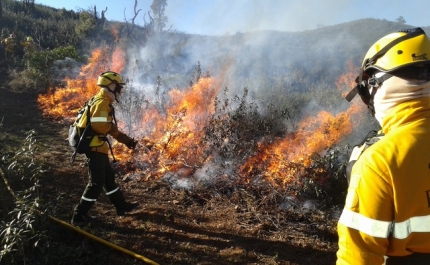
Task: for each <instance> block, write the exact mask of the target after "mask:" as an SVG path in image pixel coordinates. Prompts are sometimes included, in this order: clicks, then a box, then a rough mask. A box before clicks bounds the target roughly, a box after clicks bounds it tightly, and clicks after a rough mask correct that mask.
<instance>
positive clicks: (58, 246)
mask: <svg viewBox="0 0 430 265" xmlns="http://www.w3.org/2000/svg"><path fill="white" fill-rule="evenodd" d="M2 79H3V80H2V81H1V83H0V95H1V102H0V121H1V119H3V122H2V126H0V130H1V136H0V144H1V147H0V155H1V156H3V155H5V154H7V153H12V152H14V150H15V151H16V150H17V149H18V148H19V146H21V144H22V142H23V139H24V138H25V132H26V131H29V130H35V132H36V136H35V137H36V139H37V142H38V145H39V150H38V152H37V158H38V162H39V163H42V165H43V168H44V169H45V173H44V174H43V177H42V180H41V187H40V190H41V196H42V198H43V204H44V205H48V206H49V207H48V210H47V213H48V214H49V215H51V216H53V217H55V218H58V219H60V220H63V221H65V222H69V221H70V217H71V213H72V208H73V207H74V205H75V204H76V203H77V202H78V200H79V198H80V196H81V194H82V191H83V190H84V187H85V184H86V175H87V170H86V167H85V161H84V159H83V157H78V158H77V160H76V161H75V163H74V164H73V165H71V164H70V163H69V157H70V155H71V151H70V149H69V147H68V145H67V141H66V137H67V125H66V124H61V123H58V122H55V121H52V120H48V119H45V118H43V117H42V116H41V111H40V110H39V109H38V107H37V94H35V93H24V92H21V93H20V92H14V91H11V90H10V89H9V88H8V87H7V85H6V82H4V80H5V79H4V78H2ZM0 166H1V169H2V170H3V172H6V175H7V165H5V164H4V163H1V164H0ZM117 182H118V184H119V185H120V187H121V189H122V190H123V191H124V194H125V196H126V198H127V199H128V200H129V201H138V202H139V203H140V206H139V207H138V208H137V209H136V210H135V211H133V212H132V213H130V214H129V215H126V216H122V217H118V216H116V214H115V210H114V208H113V207H112V206H111V204H110V203H109V201H108V200H107V198H106V196H104V195H102V196H101V197H100V198H99V200H98V202H97V203H96V205H95V207H93V209H92V210H91V211H90V215H92V216H93V217H95V218H96V221H95V222H94V223H93V224H92V226H91V227H89V228H84V230H85V231H87V232H89V233H92V234H94V235H95V236H97V237H100V238H102V239H104V240H107V241H109V242H111V243H113V244H116V245H118V246H120V247H123V248H125V249H128V250H130V251H132V252H134V253H136V254H139V255H142V256H144V257H146V258H147V259H150V260H152V261H154V262H156V263H158V264H200V265H203V264H291V265H293V264H294V265H308V264H313V265H318V264H324V265H327V264H335V260H336V250H337V234H336V222H337V219H336V218H335V217H331V216H330V215H329V214H328V213H327V212H324V211H318V210H317V211H304V210H303V209H299V208H295V207H292V208H290V209H289V210H280V209H279V207H278V206H279V203H280V202H281V201H280V199H279V198H282V196H280V194H279V193H278V192H276V191H275V190H273V189H270V187H263V186H262V187H254V188H247V187H242V188H238V187H210V188H203V189H200V190H196V191H193V192H189V191H181V190H174V189H173V188H172V187H171V186H170V185H169V183H166V182H164V181H162V180H157V181H148V182H144V181H142V180H139V179H138V178H137V179H132V178H124V177H123V176H122V175H119V176H118V177H117ZM0 183H1V181H0ZM11 183H15V184H14V187H13V189H15V190H19V188H20V187H19V184H17V183H19V182H16V181H11ZM281 195H282V194H281ZM2 199H4V197H2ZM3 208H4V207H3ZM3 210H4V209H3ZM45 222H46V223H45V226H44V229H46V234H47V236H48V237H47V239H46V242H45V243H44V244H41V245H40V246H39V247H37V248H32V247H29V248H28V249H27V250H26V255H25V256H26V260H27V262H26V264H145V262H144V261H141V260H136V259H135V258H133V257H132V256H130V255H127V254H124V253H122V252H120V251H118V250H115V249H112V248H109V247H107V246H105V245H101V244H100V243H98V242H96V241H94V240H92V239H88V238H86V237H84V236H83V235H81V234H79V233H77V232H75V231H73V230H71V229H69V228H66V227H64V226H62V225H59V224H57V223H55V222H51V221H49V220H47V219H45Z"/></svg>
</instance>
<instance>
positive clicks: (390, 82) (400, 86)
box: [373, 73, 430, 126]
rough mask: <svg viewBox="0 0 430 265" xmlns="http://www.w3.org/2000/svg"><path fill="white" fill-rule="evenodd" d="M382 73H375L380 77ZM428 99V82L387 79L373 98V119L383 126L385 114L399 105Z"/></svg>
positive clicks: (429, 85)
mask: <svg viewBox="0 0 430 265" xmlns="http://www.w3.org/2000/svg"><path fill="white" fill-rule="evenodd" d="M382 75H384V73H377V74H376V77H380V76H382ZM424 97H430V82H427V81H422V80H407V79H402V78H400V77H396V76H393V77H391V78H389V79H387V80H386V81H385V82H384V83H382V85H381V86H380V87H379V88H378V90H377V91H376V94H375V97H374V100H373V101H374V107H375V118H376V120H377V121H378V122H379V124H380V125H381V126H382V125H383V120H384V118H385V116H387V113H388V112H389V111H390V110H391V109H392V108H393V107H395V106H397V105H398V104H400V103H403V102H406V101H409V100H412V99H417V98H424Z"/></svg>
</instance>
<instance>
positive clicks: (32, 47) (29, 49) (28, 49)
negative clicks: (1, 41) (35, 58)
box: [21, 36, 37, 54]
mask: <svg viewBox="0 0 430 265" xmlns="http://www.w3.org/2000/svg"><path fill="white" fill-rule="evenodd" d="M21 46H22V47H23V48H24V52H25V53H28V54H31V53H34V52H35V51H36V49H37V45H36V43H34V40H33V37H30V36H29V37H27V39H26V41H25V42H21Z"/></svg>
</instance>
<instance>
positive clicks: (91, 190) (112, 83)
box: [71, 71, 138, 225]
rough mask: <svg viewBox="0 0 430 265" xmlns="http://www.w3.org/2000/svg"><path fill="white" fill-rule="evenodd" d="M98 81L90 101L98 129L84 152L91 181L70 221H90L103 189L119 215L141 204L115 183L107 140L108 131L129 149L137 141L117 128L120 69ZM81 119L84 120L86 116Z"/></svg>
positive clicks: (120, 88) (94, 122) (80, 223)
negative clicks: (124, 193)
mask: <svg viewBox="0 0 430 265" xmlns="http://www.w3.org/2000/svg"><path fill="white" fill-rule="evenodd" d="M97 85H98V86H100V88H101V89H100V92H99V93H98V94H97V95H95V96H94V97H93V98H91V100H90V101H89V105H90V106H91V108H90V120H91V126H92V129H93V130H94V131H95V133H96V136H94V138H93V140H92V141H91V143H90V147H91V151H90V152H87V153H86V154H85V155H86V157H87V159H88V169H89V182H88V184H87V187H86V188H85V190H84V192H83V194H82V197H81V200H80V201H79V204H78V205H77V206H76V207H75V208H74V212H73V217H72V221H71V223H72V224H73V225H87V224H89V223H90V221H91V217H90V216H88V214H87V213H88V211H89V210H90V209H91V207H92V206H93V204H94V203H95V202H96V200H97V198H98V196H99V195H100V193H101V192H102V190H104V191H105V193H106V195H107V196H108V198H109V200H110V201H111V202H112V204H113V205H114V206H115V208H116V213H117V215H124V214H125V213H126V212H130V211H132V210H133V209H134V208H136V207H137V205H138V204H137V203H130V202H127V201H126V200H125V199H124V196H123V193H122V192H121V190H120V188H119V187H118V185H117V184H116V183H115V176H114V171H113V169H112V167H111V165H110V161H109V157H108V152H109V146H108V144H107V143H106V136H107V134H109V135H111V136H112V137H113V138H115V139H116V140H117V141H118V142H120V143H123V144H125V145H126V146H127V147H128V148H130V149H134V148H135V147H136V143H137V142H136V141H134V140H133V139H132V138H130V137H128V136H127V135H125V134H124V133H122V132H121V131H119V130H118V127H117V125H116V120H115V114H114V108H113V107H112V103H113V101H114V100H116V101H118V98H119V97H120V95H121V91H122V89H123V86H124V85H125V84H124V82H123V80H122V77H121V76H120V75H119V74H118V73H115V72H111V71H108V72H104V73H102V74H101V75H100V76H99V78H98V82H97ZM81 122H82V123H83V124H85V123H86V119H82V120H81ZM81 126H84V125H81ZM84 127H85V126H84Z"/></svg>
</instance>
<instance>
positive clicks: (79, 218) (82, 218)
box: [70, 213, 94, 227]
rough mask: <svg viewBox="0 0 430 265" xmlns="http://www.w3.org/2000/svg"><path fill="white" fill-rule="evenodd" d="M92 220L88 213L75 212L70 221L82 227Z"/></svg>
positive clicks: (88, 224)
mask: <svg viewBox="0 0 430 265" xmlns="http://www.w3.org/2000/svg"><path fill="white" fill-rule="evenodd" d="M93 221H94V218H92V217H91V216H89V215H88V214H79V213H77V214H74V215H73V217H72V221H71V222H70V223H71V224H72V225H74V226H78V227H84V226H90V225H91V223H92V222H93Z"/></svg>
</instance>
